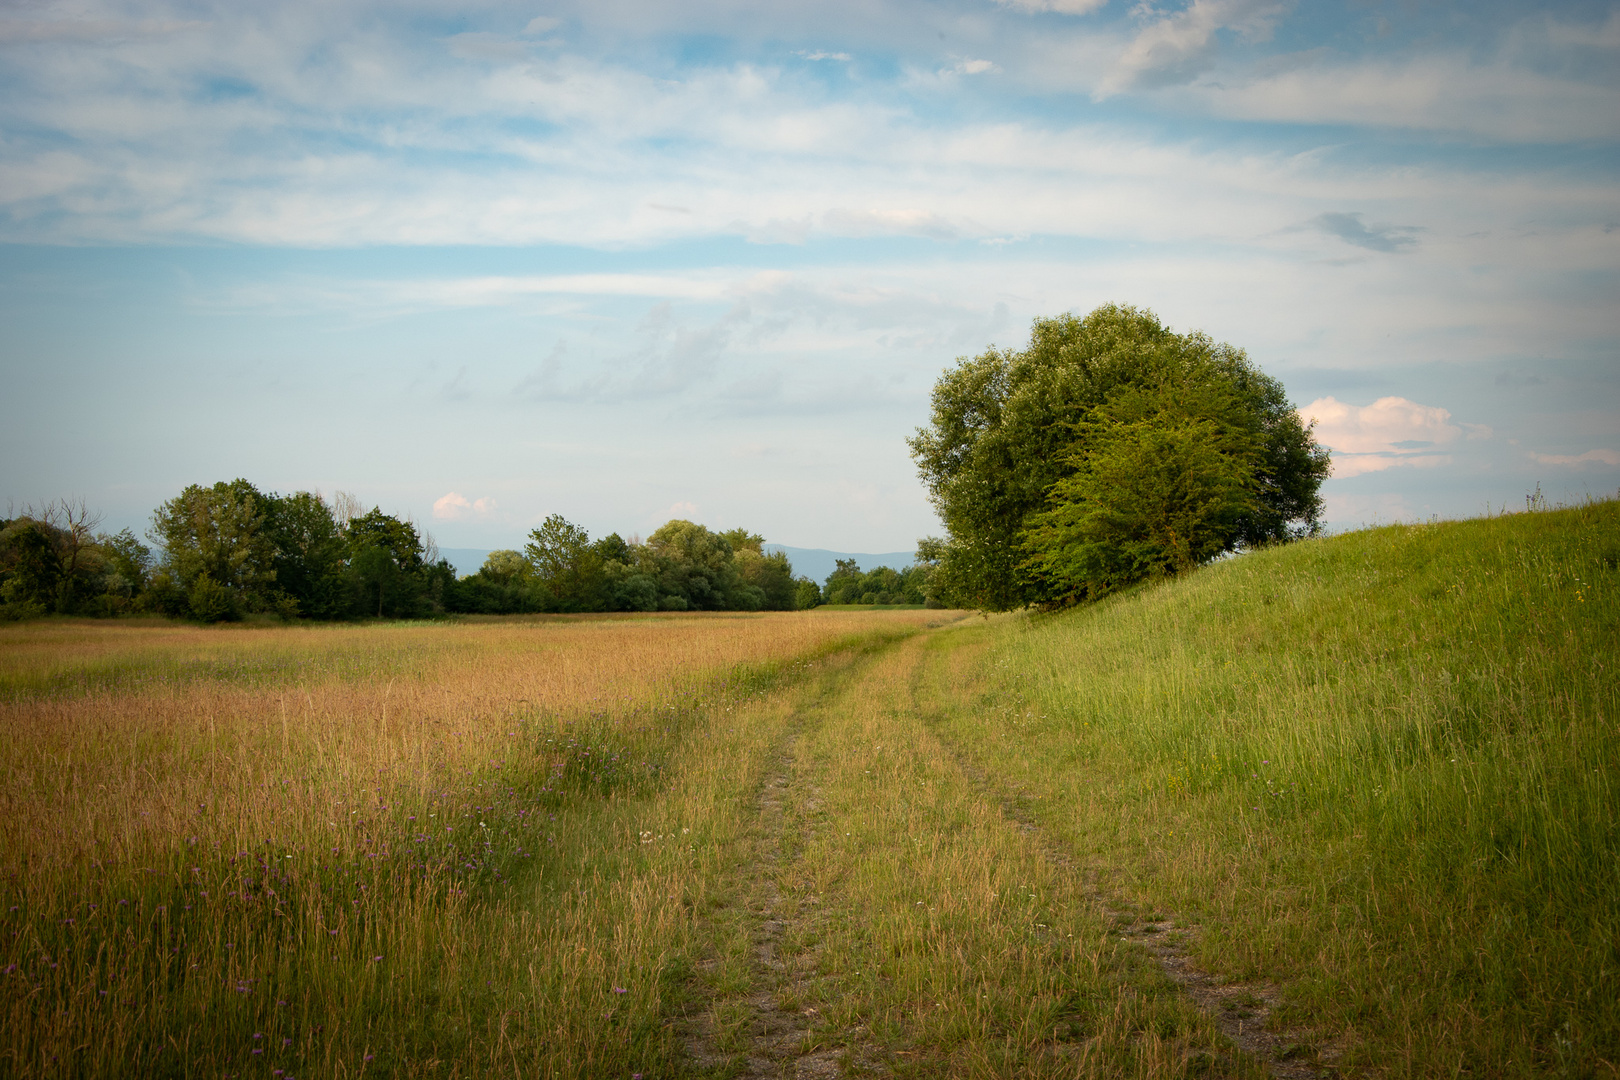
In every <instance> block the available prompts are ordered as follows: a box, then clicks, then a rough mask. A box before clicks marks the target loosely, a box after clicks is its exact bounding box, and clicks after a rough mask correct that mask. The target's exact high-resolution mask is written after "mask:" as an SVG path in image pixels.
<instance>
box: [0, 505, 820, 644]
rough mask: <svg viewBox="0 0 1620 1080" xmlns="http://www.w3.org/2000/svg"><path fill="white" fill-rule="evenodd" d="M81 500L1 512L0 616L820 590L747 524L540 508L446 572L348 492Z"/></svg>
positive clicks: (425, 612) (633, 603)
mask: <svg viewBox="0 0 1620 1080" xmlns="http://www.w3.org/2000/svg"><path fill="white" fill-rule="evenodd" d="M98 525H99V518H98V517H97V516H96V515H94V514H92V513H91V512H90V511H89V510H88V509H87V508H86V507H85V505H84V504H83V503H82V502H80V503H70V502H56V503H52V504H49V505H47V506H45V507H44V508H41V509H34V508H29V509H28V510H26V511H25V512H24V513H22V514H20V515H18V516H17V517H15V518H10V519H0V618H7V619H19V618H29V617H33V616H38V615H44V614H50V613H55V614H63V615H94V616H115V615H124V614H155V615H165V616H169V617H174V618H187V619H196V620H200V621H203V622H220V621H225V620H231V619H240V618H242V617H244V616H247V615H253V614H273V615H278V616H280V617H282V618H284V619H289V620H290V619H299V618H303V619H322V620H330V619H352V618H364V617H385V618H420V617H425V616H431V615H435V614H454V613H518V612H589V611H687V610H697V611H718V610H735V611H762V610H764V611H787V610H792V609H794V608H797V607H812V606H814V605H815V604H816V603H818V602H820V599H821V594H820V589H819V588H818V587H817V586H816V584H815V583H814V582H812V581H809V580H807V579H804V578H800V579H797V580H795V578H794V576H793V568H792V566H791V565H790V564H789V562H788V559H787V556H786V555H784V554H782V553H780V552H778V553H770V554H768V553H766V552H765V551H764V549H763V547H764V540H763V537H760V536H758V535H755V534H753V533H749V532H748V531H747V530H745V529H732V530H729V531H725V532H714V531H712V530H710V529H707V528H705V527H704V526H702V525H697V524H694V523H692V522H690V521H671V522H669V523H667V524H665V525H664V526H663V527H661V528H660V529H658V531H657V532H655V533H653V534H652V535H651V536H650V537H648V538H647V540H646V542H644V543H641V542H630V541H626V540H624V539H622V538H621V537H620V536H619V535H618V534H616V533H614V534H610V535H608V536H605V537H603V538H601V539H599V540H595V541H593V540H591V539H590V537H589V536H588V535H587V534H586V532H585V530H584V529H581V528H580V527H578V526H576V525H573V524H571V523H569V522H568V521H566V520H564V519H563V518H562V517H560V516H557V515H553V516H552V517H550V518H547V519H546V521H545V522H544V523H543V524H542V525H541V526H540V527H539V528H537V529H535V530H534V531H533V532H531V533H530V534H529V538H528V543H527V544H526V545H525V547H524V550H523V551H521V552H518V551H497V552H494V553H493V554H491V555H490V556H489V558H488V559H487V560H486V562H485V564H484V566H483V567H482V569H480V570H479V572H478V573H476V574H473V575H471V576H469V577H466V578H458V577H457V574H456V571H455V568H454V567H453V566H451V565H450V563H449V562H448V561H446V560H445V559H443V558H440V556H439V553H438V551H437V549H436V548H435V546H434V545H433V542H432V540H431V538H430V537H427V536H425V535H424V534H423V533H422V532H421V531H420V530H418V529H417V527H416V526H415V524H413V523H412V522H411V521H410V520H409V519H402V518H398V517H394V516H392V515H390V514H385V513H384V512H383V511H382V510H381V509H380V508H377V507H373V508H372V509H371V510H369V511H365V512H362V511H361V509H360V504H359V503H358V501H357V500H355V499H353V498H352V497H351V496H345V495H342V494H340V495H338V496H337V497H335V498H334V499H332V500H328V499H326V498H324V497H323V496H321V495H320V494H318V493H314V492H308V491H300V492H294V493H293V494H291V495H280V494H276V493H273V492H262V491H260V490H259V489H258V488H256V487H255V486H254V485H253V484H251V483H249V482H248V481H246V480H234V481H231V482H229V483H225V482H221V483H217V484H214V485H213V486H211V487H202V486H199V485H192V486H190V487H188V488H186V489H185V490H184V491H182V492H181V493H180V494H179V495H177V496H176V497H175V498H173V499H170V500H169V501H168V502H165V503H164V504H163V505H162V506H160V507H159V508H158V509H157V510H156V512H154V513H153V515H152V526H151V528H150V529H149V530H148V532H147V537H146V538H147V540H149V541H151V546H148V545H147V544H145V543H142V542H141V540H140V539H139V538H137V537H136V536H135V535H134V533H133V532H131V531H130V530H129V529H124V530H121V531H119V532H117V533H111V534H109V533H103V532H97V531H96V529H97V526H98Z"/></svg>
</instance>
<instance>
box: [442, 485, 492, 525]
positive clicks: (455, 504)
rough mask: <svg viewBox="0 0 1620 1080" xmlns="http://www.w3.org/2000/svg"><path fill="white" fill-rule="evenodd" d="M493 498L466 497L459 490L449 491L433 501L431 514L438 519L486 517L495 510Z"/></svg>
mask: <svg viewBox="0 0 1620 1080" xmlns="http://www.w3.org/2000/svg"><path fill="white" fill-rule="evenodd" d="M496 505H497V504H496V502H495V500H494V499H491V498H488V497H485V498H481V499H471V500H470V499H468V498H467V497H466V496H465V495H462V494H461V493H460V492H456V491H451V492H448V493H446V494H444V495H441V496H440V497H439V498H437V499H435V500H434V501H433V516H434V518H435V519H437V520H439V521H466V520H468V519H470V518H482V517H488V516H489V515H490V514H492V513H494V512H495V509H496Z"/></svg>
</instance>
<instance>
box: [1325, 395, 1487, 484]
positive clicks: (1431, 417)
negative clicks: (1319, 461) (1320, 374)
mask: <svg viewBox="0 0 1620 1080" xmlns="http://www.w3.org/2000/svg"><path fill="white" fill-rule="evenodd" d="M1299 414H1300V416H1301V418H1303V419H1304V420H1305V421H1306V422H1307V423H1311V422H1314V423H1315V424H1316V428H1315V433H1316V440H1317V441H1318V442H1319V443H1321V444H1322V445H1323V446H1326V447H1328V448H1329V449H1330V450H1332V451H1333V475H1334V476H1335V477H1338V478H1340V479H1345V478H1348V477H1352V476H1361V475H1363V474H1365V473H1372V472H1382V471H1384V470H1385V469H1393V468H1401V467H1404V468H1434V467H1436V466H1440V465H1449V464H1451V462H1452V458H1451V456H1450V455H1449V454H1443V453H1436V451H1437V450H1438V449H1439V448H1441V447H1444V446H1446V445H1448V444H1450V443H1452V442H1454V441H1456V439H1457V438H1458V437H1459V436H1461V435H1462V434H1463V428H1462V427H1460V426H1459V425H1456V424H1453V423H1451V413H1450V412H1449V411H1448V410H1446V409H1442V408H1439V407H1438V406H1434V405H1419V404H1418V403H1417V402H1415V401H1408V400H1407V399H1406V398H1402V397H1384V398H1379V399H1378V400H1377V401H1375V402H1373V403H1372V404H1371V405H1364V406H1356V405H1350V404H1347V403H1345V402H1342V401H1339V400H1337V399H1335V398H1332V397H1325V398H1318V399H1317V400H1315V401H1313V402H1311V403H1310V404H1309V405H1306V406H1305V407H1304V408H1302V409H1300V410H1299Z"/></svg>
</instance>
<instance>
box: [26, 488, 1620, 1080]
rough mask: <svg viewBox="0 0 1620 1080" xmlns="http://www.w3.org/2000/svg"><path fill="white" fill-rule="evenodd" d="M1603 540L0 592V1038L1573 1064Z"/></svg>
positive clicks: (721, 1070)
mask: <svg viewBox="0 0 1620 1080" xmlns="http://www.w3.org/2000/svg"><path fill="white" fill-rule="evenodd" d="M1617 563H1620V504H1617V503H1615V502H1612V501H1610V502H1597V503H1592V504H1589V505H1586V506H1581V507H1574V508H1568V509H1563V510H1556V511H1546V512H1539V513H1526V514H1519V515H1512V516H1507V517H1497V518H1490V519H1485V520H1478V521H1467V522H1452V523H1432V524H1426V525H1399V526H1389V527H1385V528H1379V529H1370V530H1364V531H1362V532H1357V533H1352V534H1347V535H1343V536H1337V537H1329V538H1323V539H1319V540H1312V541H1306V542H1301V543H1296V544H1291V545H1287V546H1283V547H1278V548H1272V549H1266V550H1262V551H1257V552H1254V553H1251V554H1248V555H1244V556H1242V557H1239V558H1236V559H1231V560H1227V561H1225V562H1222V563H1218V564H1216V565H1213V566H1210V567H1207V568H1205V569H1203V570H1200V571H1198V572H1196V573H1194V574H1191V575H1187V576H1185V577H1183V578H1181V579H1177V580H1173V581H1169V582H1164V583H1161V584H1157V585H1152V586H1149V587H1146V588H1142V589H1139V590H1136V591H1134V592H1132V593H1130V594H1126V595H1121V596H1117V597H1113V598H1111V599H1109V600H1107V601H1105V602H1103V603H1101V604H1097V605H1093V606H1090V607H1087V608H1084V609H1080V610H1076V611H1071V612H1067V613H1061V614H1056V615H1031V614H1022V615H1014V616H999V617H994V618H990V619H982V618H979V617H977V616H968V615H966V614H965V613H961V612H939V611H924V610H873V609H871V608H865V609H858V608H857V609H847V610H837V611H827V610H820V611H813V612H803V613H780V614H754V615H745V614H714V615H703V616H693V615H660V616H634V617H631V616H623V617H614V616H581V617H535V618H514V619H486V620H477V619H473V620H466V621H461V622H454V623H432V624H428V623H415V624H413V623H379V624H370V625H353V626H325V627H286V628H278V627H241V626H238V627H211V628H202V627H191V626H181V625H175V624H158V623H154V624H150V625H141V624H136V623H95V624H92V623H87V622H79V621H45V622H36V623H31V624H21V625H15V626H11V627H5V628H0V720H3V723H4V732H5V735H6V739H5V741H4V743H3V744H0V799H3V800H4V805H3V809H4V813H3V815H0V888H3V898H0V972H3V973H0V1016H3V1018H4V1023H3V1028H0V1071H3V1072H5V1073H7V1074H10V1075H17V1076H28V1077H35V1076H37V1077H54V1076H135V1075H139V1076H175V1077H203V1076H210V1077H219V1076H239V1077H295V1078H296V1077H317V1076H319V1077H326V1076H390V1077H392V1076H400V1077H405V1076H433V1077H441V1076H443V1077H448V1076H460V1077H470V1076H513V1077H518V1076H536V1077H538V1076H548V1077H550V1076H557V1077H564V1076H577V1077H599V1076H622V1077H625V1078H627V1080H633V1078H635V1077H638V1076H639V1077H643V1078H651V1077H655V1076H657V1077H671V1076H707V1077H734V1076H748V1077H753V1076H835V1075H895V1076H918V1077H921V1076H1052V1077H1057V1076H1132V1077H1155V1078H1158V1077H1183V1076H1232V1077H1246V1076H1255V1077H1258V1076H1263V1075H1267V1074H1268V1073H1270V1074H1271V1075H1281V1076H1316V1075H1346V1076H1350V1075H1367V1076H1413V1077H1417V1076H1422V1077H1439V1076H1458V1075H1462V1076H1480V1077H1494V1076H1520V1075H1522V1076H1543V1075H1545V1076H1607V1075H1614V1074H1615V1072H1616V1071H1617V1069H1616V1065H1615V1063H1616V1062H1617V1061H1620V1008H1617V1006H1616V1001H1617V1000H1620V872H1617V870H1616V867H1617V866H1620V814H1617V801H1620V800H1617V798H1616V791H1615V777H1616V769H1617V767H1620V731H1617V729H1616V719H1617V717H1620V691H1617V690H1616V682H1615V679H1614V677H1613V676H1614V673H1613V670H1612V669H1613V664H1614V657H1615V656H1617V655H1620V569H1617ZM1245 1025H1247V1029H1245Z"/></svg>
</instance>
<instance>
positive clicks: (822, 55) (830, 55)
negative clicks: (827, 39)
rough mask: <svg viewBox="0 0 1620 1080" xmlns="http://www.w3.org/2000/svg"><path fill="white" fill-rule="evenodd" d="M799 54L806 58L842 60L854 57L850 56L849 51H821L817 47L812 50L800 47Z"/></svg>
mask: <svg viewBox="0 0 1620 1080" xmlns="http://www.w3.org/2000/svg"><path fill="white" fill-rule="evenodd" d="M799 55H800V56H802V57H804V58H805V59H806V60H843V61H849V60H853V59H854V57H852V56H850V55H849V53H846V52H822V51H820V50H819V49H818V50H816V51H814V52H811V51H808V50H804V49H801V50H799Z"/></svg>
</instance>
